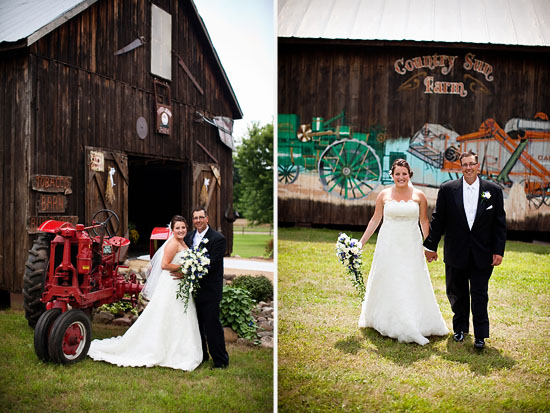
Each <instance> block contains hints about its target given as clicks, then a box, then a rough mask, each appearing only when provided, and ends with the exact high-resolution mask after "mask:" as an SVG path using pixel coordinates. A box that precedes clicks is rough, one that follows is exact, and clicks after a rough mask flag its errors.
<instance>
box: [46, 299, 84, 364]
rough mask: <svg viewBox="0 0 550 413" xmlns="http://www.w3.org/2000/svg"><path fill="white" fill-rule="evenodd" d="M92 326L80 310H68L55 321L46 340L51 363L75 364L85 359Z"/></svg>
mask: <svg viewBox="0 0 550 413" xmlns="http://www.w3.org/2000/svg"><path fill="white" fill-rule="evenodd" d="M91 337H92V325H91V323H90V319H89V318H88V316H87V315H86V314H85V313H84V312H83V311H82V310H69V311H67V312H65V313H63V314H61V315H60V316H59V317H58V318H57V320H55V322H54V324H53V327H52V331H51V333H50V337H49V339H48V353H49V355H50V358H51V359H52V361H54V362H56V363H61V364H71V363H76V362H78V361H80V360H82V359H83V358H84V357H86V354H88V349H89V348H90V343H91Z"/></svg>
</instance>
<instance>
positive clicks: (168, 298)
mask: <svg viewBox="0 0 550 413" xmlns="http://www.w3.org/2000/svg"><path fill="white" fill-rule="evenodd" d="M181 253H182V251H180V252H178V253H177V254H176V255H175V256H174V259H173V260H172V264H179V262H180V258H181ZM177 285H178V281H176V280H174V279H173V278H172V277H171V276H170V273H169V272H168V271H162V273H161V275H160V276H159V280H158V283H157V286H156V287H155V291H154V293H153V296H152V297H151V301H150V302H149V304H148V305H147V307H146V308H145V310H144V311H143V313H141V315H140V316H139V317H138V319H137V320H136V322H135V323H134V324H133V325H132V326H131V327H130V328H129V329H128V330H127V331H126V333H125V334H124V335H123V336H119V337H112V338H108V339H105V340H93V341H92V343H91V345H90V350H89V351H88V355H89V356H90V357H91V358H93V359H94V360H96V361H106V362H108V363H111V364H116V365H118V366H128V367H139V366H145V367H153V366H162V367H170V368H173V369H180V370H188V371H191V370H194V369H195V368H197V366H198V365H199V364H200V363H201V362H202V345H201V336H200V332H199V324H198V321H197V309H196V307H195V302H194V301H193V299H192V298H191V299H190V300H189V306H188V308H187V312H185V307H184V303H183V301H182V300H181V299H177V298H176V289H177Z"/></svg>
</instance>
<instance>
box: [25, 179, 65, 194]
mask: <svg viewBox="0 0 550 413" xmlns="http://www.w3.org/2000/svg"><path fill="white" fill-rule="evenodd" d="M72 180H73V177H72V176H57V175H33V176H32V178H31V185H32V189H34V190H35V191H38V192H62V193H64V194H65V195H69V194H72V192H73V191H72V189H71V182H72Z"/></svg>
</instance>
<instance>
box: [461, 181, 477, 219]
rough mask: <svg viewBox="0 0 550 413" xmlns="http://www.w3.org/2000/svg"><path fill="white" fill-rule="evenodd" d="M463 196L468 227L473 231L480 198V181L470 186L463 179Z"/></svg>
mask: <svg viewBox="0 0 550 413" xmlns="http://www.w3.org/2000/svg"><path fill="white" fill-rule="evenodd" d="M462 196H463V199H464V212H465V213H466V219H467V220H468V226H469V227H470V229H472V226H473V225H474V220H475V219H476V212H477V201H478V197H479V179H478V178H477V177H476V180H475V181H474V183H473V184H472V185H469V184H468V182H466V180H464V178H462Z"/></svg>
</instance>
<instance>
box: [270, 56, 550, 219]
mask: <svg viewBox="0 0 550 413" xmlns="http://www.w3.org/2000/svg"><path fill="white" fill-rule="evenodd" d="M411 56H412V57H411ZM495 56H496V55H493V58H494V57H495ZM381 59H382V60H380V62H382V61H384V64H385V67H386V69H385V70H384V69H382V70H378V71H377V72H372V73H376V74H375V75H373V77H372V78H370V80H365V81H363V80H361V81H359V80H357V79H354V78H353V79H352V78H351V77H350V79H349V82H350V84H349V85H348V84H347V83H345V82H344V83H342V84H340V88H341V93H340V95H338V94H336V95H335V96H345V93H350V92H349V91H350V90H352V89H354V88H355V86H352V84H353V85H360V86H359V87H361V88H363V89H362V90H363V91H368V93H370V94H372V93H378V92H377V90H378V89H381V88H384V87H385V86H388V89H387V92H386V93H387V95H376V98H375V100H374V101H373V100H372V95H370V96H369V94H365V93H364V92H358V93H357V94H356V95H353V94H352V95H351V97H353V96H355V97H354V98H353V99H351V100H349V99H348V100H347V101H340V103H339V105H337V106H336V107H337V108H338V111H339V113H323V112H320V113H319V108H320V107H321V108H322V107H323V106H322V105H319V104H318V103H316V100H315V96H317V94H315V93H313V94H311V95H308V96H311V97H313V99H312V100H307V99H306V100H303V99H302V100H299V98H298V97H297V98H296V99H297V101H298V102H302V106H296V105H294V107H298V108H300V109H299V110H296V112H299V111H302V110H303V112H304V113H309V114H313V115H314V116H313V117H311V115H310V116H308V117H307V118H302V117H301V115H300V113H280V114H279V116H278V180H279V185H278V197H279V201H280V205H282V206H283V213H284V209H286V208H292V209H293V210H294V211H299V210H300V209H303V208H304V207H306V208H310V209H309V214H310V215H311V214H315V215H322V216H324V217H325V218H324V220H325V222H333V221H334V222H341V220H339V219H337V218H335V215H334V213H333V212H332V211H333V210H334V211H338V206H345V207H346V208H347V207H355V206H358V207H360V208H362V206H364V205H367V206H369V208H371V207H373V205H374V200H375V198H376V195H377V194H378V193H379V191H380V190H381V189H382V188H383V187H384V186H386V185H391V184H392V183H393V182H392V180H391V177H390V176H389V173H388V171H389V168H390V166H391V164H392V163H393V161H394V160H395V159H397V158H405V159H406V160H407V161H408V162H409V163H410V165H411V167H412V169H413V171H414V176H413V179H412V183H413V185H417V186H419V187H421V188H422V189H423V191H424V192H425V193H426V195H427V197H428V201H429V206H430V208H433V206H434V205H435V199H436V197H437V190H438V187H439V186H440V185H441V184H442V183H443V182H446V181H448V180H451V179H455V178H457V177H460V176H461V173H460V162H459V160H458V156H459V154H460V153H461V152H463V151H469V150H473V151H474V152H475V153H477V154H478V156H479V163H480V174H481V176H482V177H483V178H485V179H489V180H492V181H494V182H496V183H498V184H499V185H500V186H501V187H502V189H503V191H504V195H505V208H506V212H507V221H508V224H509V228H510V229H520V230H521V229H525V228H526V223H527V221H529V225H528V227H529V228H531V229H533V228H539V227H540V225H539V224H537V222H539V219H540V218H541V217H542V216H550V121H549V119H548V112H549V108H548V106H547V105H546V101H545V99H542V104H541V105H540V106H539V105H535V106H534V110H533V106H531V109H526V108H525V107H526V106H527V105H525V104H520V103H519V101H517V104H516V100H514V98H513V97H509V93H510V91H505V88H508V87H509V81H510V76H509V74H507V76H501V75H503V74H504V73H501V72H508V69H507V68H505V67H504V66H503V65H502V63H501V64H500V65H499V66H498V67H499V69H498V70H497V69H495V67H493V65H492V64H491V63H490V62H489V61H487V60H489V59H487V58H483V59H481V58H479V57H478V56H477V55H476V53H474V52H473V51H464V52H459V53H456V55H451V54H437V53H435V54H428V53H418V54H412V55H410V56H407V57H404V56H403V55H400V54H393V55H392V54H388V56H387V57H386V58H381ZM377 67H378V68H381V67H383V66H377ZM339 68H340V66H338V69H335V71H337V70H339ZM384 71H385V74H384ZM290 73H295V72H293V71H291V72H290ZM356 73H359V72H358V71H356V72H350V76H356ZM365 73H369V72H368V71H367V70H365ZM505 78H506V79H508V83H507V82H506V80H505ZM282 79H283V80H282V81H281V83H284V82H285V81H286V78H285V77H283V78H282ZM358 79H360V77H358ZM358 82H359V83H358ZM361 82H363V83H361ZM297 85H300V83H297ZM370 85H372V86H370ZM524 87H527V84H526V85H525V86H524ZM529 91H530V92H529V93H530V95H531V94H533V93H536V90H532V87H531V86H529ZM301 93H302V95H303V93H304V91H303V90H301ZM318 93H321V90H320V91H318ZM514 93H516V92H514ZM540 93H542V94H543V95H544V93H546V92H544V91H542V90H541V91H540ZM298 96H300V95H298ZM323 96H324V95H323ZM330 96H332V95H330ZM369 99H370V100H369ZM368 101H371V102H374V104H375V105H376V104H378V103H382V102H383V101H385V102H387V106H381V105H378V107H376V108H373V107H371V105H368V106H366V105H365V103H366V102H368ZM289 102H293V101H292V100H291V99H289ZM327 107H328V105H327ZM332 107H334V105H333V106H332ZM311 108H317V109H315V111H312V110H311ZM346 108H350V109H349V110H346ZM381 108H382V109H381ZM358 109H359V110H358ZM522 110H528V111H529V112H528V113H522ZM531 111H533V113H531ZM483 113H488V114H490V115H489V116H484V115H483ZM511 113H519V115H518V116H515V115H510V114H511ZM392 114H393V116H392ZM404 114H407V115H408V114H412V115H413V116H412V117H409V116H404ZM468 114H470V115H468ZM499 116H500V117H499ZM377 119H383V120H381V121H376V120H377ZM407 119H410V120H409V121H405V122H403V120H407ZM438 119H445V120H443V121H439V122H438ZM373 120H374V122H373ZM449 121H452V122H453V123H454V122H456V124H457V125H458V127H457V128H454V127H453V126H450V125H449V124H448V122H449ZM371 123H372V124H371ZM299 200H302V202H303V201H306V203H305V204H304V203H302V204H299ZM281 201H282V203H281ZM329 204H330V205H333V206H335V207H336V209H331V208H328V207H325V206H324V205H329ZM319 208H321V209H323V210H322V211H320V210H319ZM329 211H330V212H329ZM348 211H350V212H351V211H352V210H348ZM353 211H354V212H352V213H353V214H355V215H357V214H358V213H359V212H358V211H359V210H357V209H353ZM361 214H362V213H361ZM283 215H284V214H283ZM286 215H287V216H289V215H288V214H286ZM300 219H301V220H302V221H305V220H307V215H306V216H302V217H301V218H300ZM356 219H357V218H356Z"/></svg>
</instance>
